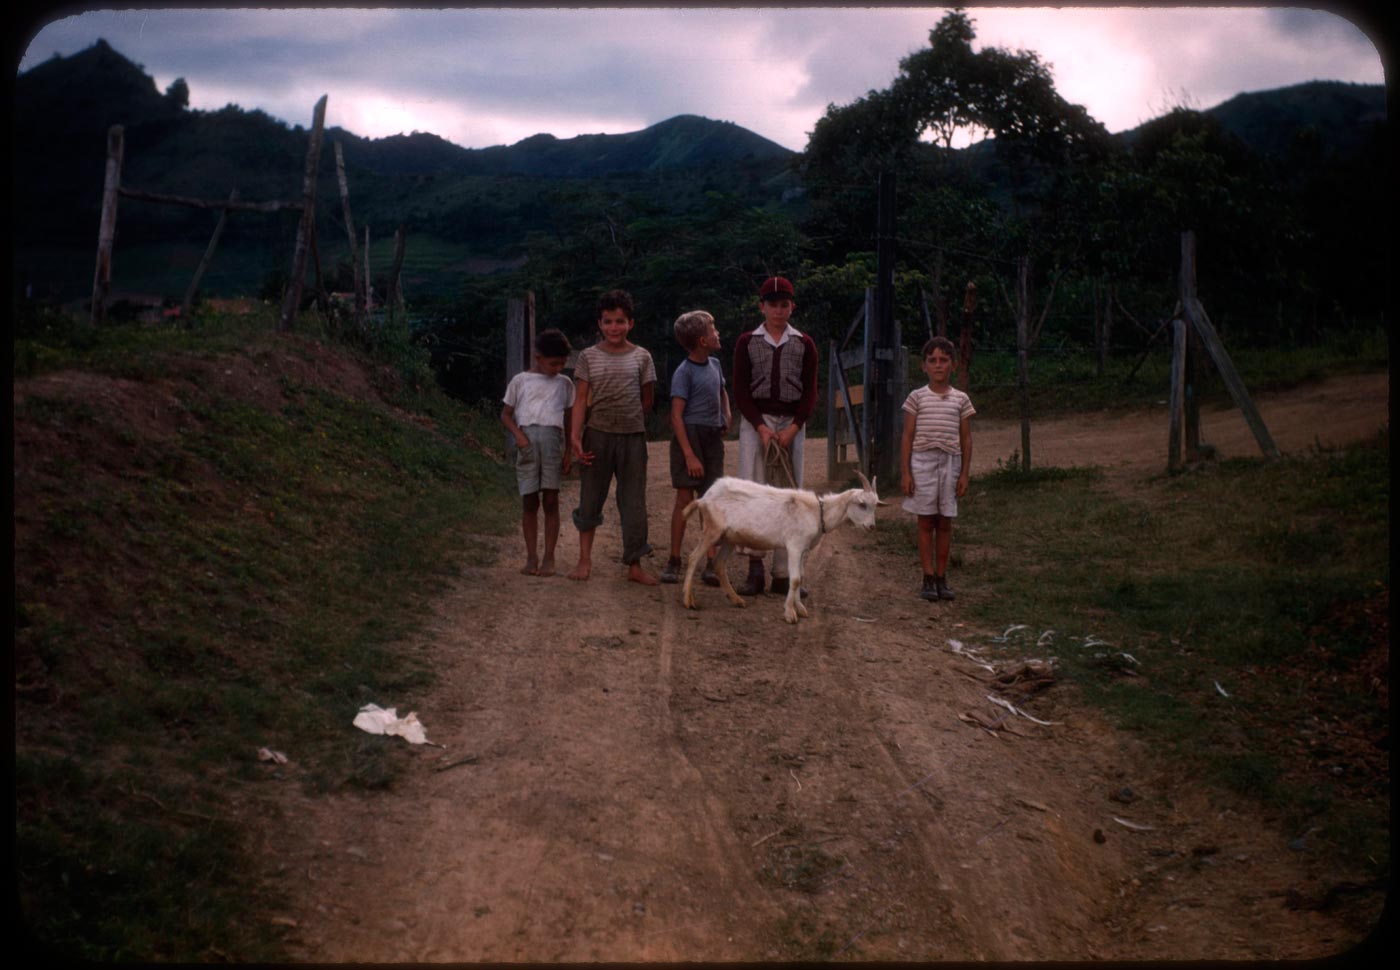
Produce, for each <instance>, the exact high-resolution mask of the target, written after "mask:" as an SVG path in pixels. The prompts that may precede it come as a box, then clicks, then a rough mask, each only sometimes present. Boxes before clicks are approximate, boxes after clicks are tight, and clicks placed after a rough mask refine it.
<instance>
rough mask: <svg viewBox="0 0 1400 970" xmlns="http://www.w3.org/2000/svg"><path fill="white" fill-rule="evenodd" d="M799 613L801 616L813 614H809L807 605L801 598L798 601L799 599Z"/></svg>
mask: <svg viewBox="0 0 1400 970" xmlns="http://www.w3.org/2000/svg"><path fill="white" fill-rule="evenodd" d="M797 615H798V616H801V617H806V616H810V615H811V614H809V613H808V612H807V607H805V606H803V605H802V601H801V600H798V601H797Z"/></svg>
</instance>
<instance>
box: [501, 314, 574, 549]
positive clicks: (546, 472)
mask: <svg viewBox="0 0 1400 970" xmlns="http://www.w3.org/2000/svg"><path fill="white" fill-rule="evenodd" d="M571 349H572V348H571V347H570V346H569V338H567V337H565V336H564V335H563V334H562V333H561V332H559V331H558V330H545V331H543V332H541V333H540V334H539V336H537V337H535V362H534V365H533V366H532V367H531V368H530V369H529V370H527V371H522V372H521V373H519V374H516V375H515V376H514V377H512V378H511V379H510V384H509V385H508V386H507V387H506V393H505V397H504V398H503V401H504V405H505V406H504V407H502V408H501V424H503V425H505V426H506V430H507V431H509V432H510V435H511V443H512V444H513V445H514V446H515V479H516V482H517V483H518V484H519V486H520V495H521V506H522V514H521V519H520V528H521V531H522V532H524V534H525V566H524V568H523V569H521V570H520V571H521V572H522V573H524V574H525V575H526V576H553V575H554V547H555V545H556V544H557V543H558V541H559V482H560V480H561V478H562V477H563V476H564V475H567V474H568V473H569V465H570V461H569V450H568V449H567V448H566V447H564V442H565V437H566V430H567V427H568V421H569V409H570V408H572V407H573V405H574V382H573V381H571V380H569V378H567V377H566V376H564V373H563V371H564V367H565V365H566V364H568V362H569V351H570V350H571ZM541 505H543V506H544V558H543V559H536V557H535V540H536V535H537V534H538V532H539V509H540V506H541Z"/></svg>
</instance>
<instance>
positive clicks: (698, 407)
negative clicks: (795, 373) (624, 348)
mask: <svg viewBox="0 0 1400 970" xmlns="http://www.w3.org/2000/svg"><path fill="white" fill-rule="evenodd" d="M675 330H676V340H678V341H680V345H681V346H682V347H684V348H685V349H686V358H685V360H683V361H681V362H680V366H678V367H677V368H676V372H675V374H674V376H672V378H671V432H672V437H671V485H672V487H674V488H675V490H676V504H675V507H674V508H673V509H672V510H671V554H670V557H669V558H667V560H666V568H665V569H664V570H662V572H661V581H662V582H663V583H678V582H680V581H681V573H682V571H683V570H684V568H685V567H684V565H683V564H682V563H681V542H682V540H684V539H685V507H686V506H687V505H689V504H690V503H691V502H692V501H694V500H695V498H696V496H699V495H704V494H705V492H706V490H707V489H709V487H710V486H711V485H713V484H714V481H715V479H717V478H719V477H720V476H721V475H723V474H724V436H725V435H726V434H728V433H729V418H730V414H729V395H728V394H727V393H726V392H725V390H724V371H723V369H721V367H720V365H719V361H718V360H716V359H715V358H714V357H712V356H711V355H712V354H714V353H716V352H717V351H718V350H719V345H720V341H719V331H718V330H717V329H716V328H715V318H714V317H713V316H711V315H710V314H708V313H706V312H705V311H704V310H691V311H690V312H689V313H683V314H681V315H680V316H679V317H677V318H676V326H675ZM713 558H714V557H713V553H712V554H711V557H710V559H709V560H708V561H706V563H705V572H704V574H703V577H702V578H704V580H705V581H706V582H710V581H711V578H713V582H714V585H719V578H718V577H716V576H715V575H714V561H713Z"/></svg>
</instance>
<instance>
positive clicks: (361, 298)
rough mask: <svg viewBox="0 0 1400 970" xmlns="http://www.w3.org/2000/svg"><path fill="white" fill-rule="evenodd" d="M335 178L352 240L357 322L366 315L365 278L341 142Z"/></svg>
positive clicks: (352, 271)
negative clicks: (361, 268) (361, 271)
mask: <svg viewBox="0 0 1400 970" xmlns="http://www.w3.org/2000/svg"><path fill="white" fill-rule="evenodd" d="M335 177H336V181H337V182H338V183H339V185H340V211H341V215H342V216H344V218H345V234H346V236H348V237H349V239H350V273H351V276H352V278H353V279H354V281H355V283H354V286H355V317H356V319H357V321H359V322H363V320H360V318H362V317H364V315H365V292H366V287H365V278H364V276H363V275H362V274H361V273H360V253H359V243H358V242H357V241H356V239H355V219H354V217H353V216H352V215H351V214H350V186H349V184H348V183H347V182H346V181H345V156H344V154H342V152H341V150H340V142H336V143H335Z"/></svg>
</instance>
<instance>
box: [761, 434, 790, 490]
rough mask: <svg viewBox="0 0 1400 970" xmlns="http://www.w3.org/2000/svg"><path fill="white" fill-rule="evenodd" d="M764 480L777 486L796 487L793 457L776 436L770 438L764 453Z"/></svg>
mask: <svg viewBox="0 0 1400 970" xmlns="http://www.w3.org/2000/svg"><path fill="white" fill-rule="evenodd" d="M763 477H764V480H765V481H767V482H768V484H769V485H772V486H774V487H776V488H796V487H797V476H795V475H794V474H793V473H792V457H791V456H790V455H789V454H788V450H787V449H786V448H784V447H783V446H782V445H780V444H778V442H777V440H776V439H774V438H769V439H768V447H767V448H766V449H765V451H764V453H763Z"/></svg>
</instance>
